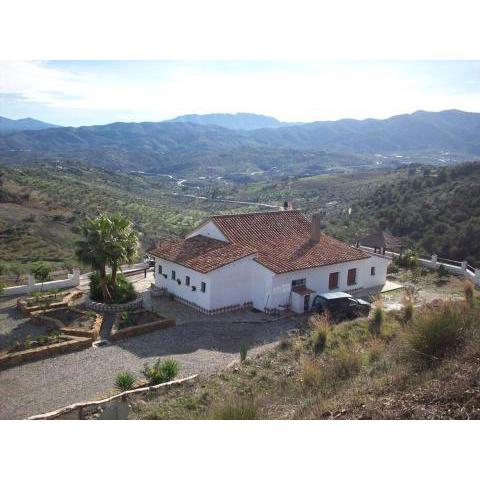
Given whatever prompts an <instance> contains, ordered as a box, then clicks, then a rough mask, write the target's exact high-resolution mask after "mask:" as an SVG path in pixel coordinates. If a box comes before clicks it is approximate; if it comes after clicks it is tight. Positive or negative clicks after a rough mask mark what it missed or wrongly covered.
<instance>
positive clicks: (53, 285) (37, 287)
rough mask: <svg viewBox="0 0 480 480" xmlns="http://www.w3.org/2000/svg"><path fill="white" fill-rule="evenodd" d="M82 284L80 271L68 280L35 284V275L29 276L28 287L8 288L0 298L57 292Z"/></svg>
mask: <svg viewBox="0 0 480 480" xmlns="http://www.w3.org/2000/svg"><path fill="white" fill-rule="evenodd" d="M79 284H80V270H78V269H74V270H73V273H69V274H68V275H67V278H65V279H63V280H52V281H50V282H44V283H35V277H34V276H33V275H28V276H27V284H26V285H17V286H15V287H7V288H5V289H4V290H3V292H2V293H1V294H0V296H5V297H6V296H9V295H23V294H25V293H33V292H38V291H46V290H57V289H60V288H71V287H76V286H78V285H79Z"/></svg>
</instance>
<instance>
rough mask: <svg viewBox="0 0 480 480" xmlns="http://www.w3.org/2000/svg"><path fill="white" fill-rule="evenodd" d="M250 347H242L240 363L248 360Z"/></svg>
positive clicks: (243, 345) (242, 345)
mask: <svg viewBox="0 0 480 480" xmlns="http://www.w3.org/2000/svg"><path fill="white" fill-rule="evenodd" d="M247 353H248V347H247V345H245V344H244V343H242V344H241V345H240V361H241V362H244V361H245V360H246V359H247Z"/></svg>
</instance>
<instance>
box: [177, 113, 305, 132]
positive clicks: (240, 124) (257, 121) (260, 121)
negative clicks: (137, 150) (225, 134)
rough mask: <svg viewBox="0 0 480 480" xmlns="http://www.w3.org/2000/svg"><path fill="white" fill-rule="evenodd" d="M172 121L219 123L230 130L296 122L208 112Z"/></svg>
mask: <svg viewBox="0 0 480 480" xmlns="http://www.w3.org/2000/svg"><path fill="white" fill-rule="evenodd" d="M170 121H171V122H184V123H185V122H188V123H197V124H199V125H217V126H219V127H223V128H229V129H230V130H258V129H260V128H279V127H285V126H289V125H296V124H295V123H287V122H280V121H279V120H277V119H276V118H274V117H268V116H266V115H257V114H255V113H235V114H231V113H208V114H206V115H182V116H181V117H176V118H173V119H172V120H170Z"/></svg>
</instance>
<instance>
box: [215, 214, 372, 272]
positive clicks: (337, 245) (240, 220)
mask: <svg viewBox="0 0 480 480" xmlns="http://www.w3.org/2000/svg"><path fill="white" fill-rule="evenodd" d="M211 220H212V221H213V222H214V223H215V224H216V225H217V227H218V228H219V229H220V230H221V231H222V233H223V234H224V235H225V236H226V237H227V238H228V240H229V241H230V242H232V243H234V244H239V245H243V246H244V247H247V248H250V249H252V250H255V251H257V252H258V253H257V257H256V260H257V261H258V262H259V263H261V264H262V265H264V266H265V267H267V268H268V269H270V270H272V271H273V272H275V273H283V272H290V271H294V270H302V269H306V268H313V267H319V266H323V265H332V264H335V263H343V262H348V261H352V260H360V259H363V258H368V257H370V255H368V254H367V253H365V252H363V251H361V250H359V249H357V248H354V247H351V246H350V245H347V244H345V243H343V242H341V241H339V240H336V239H335V238H332V237H330V236H328V235H325V234H323V233H322V234H321V235H320V240H319V241H318V242H313V241H311V239H310V233H311V222H310V221H309V220H308V219H307V218H306V217H305V216H304V215H303V214H302V213H301V212H299V211H296V210H290V211H279V212H260V213H246V214H233V215H218V216H214V217H211Z"/></svg>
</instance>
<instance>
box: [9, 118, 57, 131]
mask: <svg viewBox="0 0 480 480" xmlns="http://www.w3.org/2000/svg"><path fill="white" fill-rule="evenodd" d="M57 127H58V125H53V124H51V123H45V122H42V121H40V120H36V119H35V118H20V119H19V120H12V119H10V118H5V117H0V132H2V133H4V132H15V131H20V130H43V129H45V128H57Z"/></svg>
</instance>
